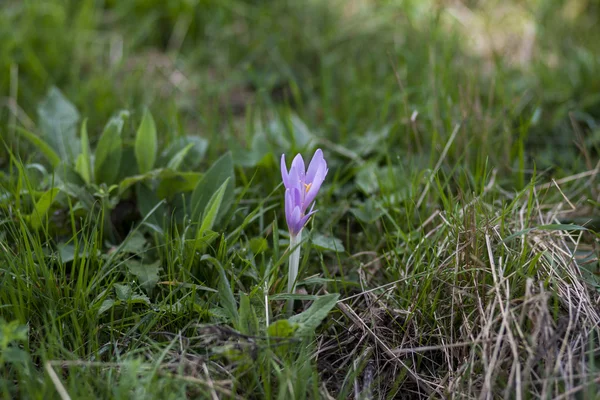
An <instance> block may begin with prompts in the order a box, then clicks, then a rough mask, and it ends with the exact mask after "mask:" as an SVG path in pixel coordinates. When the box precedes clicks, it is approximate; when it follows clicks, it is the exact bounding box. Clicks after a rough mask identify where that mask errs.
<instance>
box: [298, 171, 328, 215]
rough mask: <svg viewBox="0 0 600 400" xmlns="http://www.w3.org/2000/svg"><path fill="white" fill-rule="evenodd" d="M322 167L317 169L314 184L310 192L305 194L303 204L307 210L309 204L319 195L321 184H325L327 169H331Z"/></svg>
mask: <svg viewBox="0 0 600 400" xmlns="http://www.w3.org/2000/svg"><path fill="white" fill-rule="evenodd" d="M321 167H322V168H319V169H318V170H317V172H316V174H315V176H314V179H313V181H312V184H311V185H310V188H309V189H308V192H307V193H306V195H305V196H304V204H303V208H304V210H306V209H307V208H308V206H309V205H310V203H312V202H313V200H314V199H315V197H317V193H318V192H319V189H321V185H322V184H323V181H324V180H325V175H327V171H329V170H328V169H327V167H326V166H323V165H321Z"/></svg>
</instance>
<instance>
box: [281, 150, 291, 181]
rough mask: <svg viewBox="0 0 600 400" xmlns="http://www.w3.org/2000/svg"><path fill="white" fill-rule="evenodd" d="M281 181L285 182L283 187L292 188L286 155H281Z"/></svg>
mask: <svg viewBox="0 0 600 400" xmlns="http://www.w3.org/2000/svg"><path fill="white" fill-rule="evenodd" d="M281 179H282V180H283V186H285V187H286V189H287V188H288V187H290V183H289V182H290V175H289V173H288V170H287V166H286V165H285V154H282V155H281Z"/></svg>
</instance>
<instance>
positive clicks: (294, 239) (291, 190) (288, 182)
mask: <svg viewBox="0 0 600 400" xmlns="http://www.w3.org/2000/svg"><path fill="white" fill-rule="evenodd" d="M327 171H328V169H327V162H326V161H325V159H324V158H323V151H321V149H317V151H316V152H315V155H314V156H313V158H312V160H311V161H310V164H309V165H308V169H306V168H305V166H304V159H303V158H302V156H301V155H300V154H298V155H297V156H296V157H295V158H294V160H293V161H292V166H291V167H290V170H289V171H288V169H287V166H286V163H285V154H284V155H282V156H281V178H282V179H283V185H284V186H285V218H286V221H287V226H288V230H289V232H290V251H291V254H290V265H289V275H288V292H289V293H293V291H294V287H295V284H296V278H297V275H298V265H299V263H300V246H299V244H300V241H301V240H302V228H304V225H306V222H308V220H309V218H310V216H311V215H313V214H314V213H315V212H317V211H316V210H313V208H314V204H313V202H314V200H315V197H316V196H317V193H318V192H319V189H320V188H321V185H322V184H323V181H324V180H325V176H326V175H327ZM309 207H310V210H309ZM307 211H308V212H307Z"/></svg>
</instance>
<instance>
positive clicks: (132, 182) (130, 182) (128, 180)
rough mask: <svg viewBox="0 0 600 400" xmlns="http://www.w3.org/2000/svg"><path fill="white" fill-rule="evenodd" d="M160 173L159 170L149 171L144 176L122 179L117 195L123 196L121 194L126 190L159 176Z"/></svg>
mask: <svg viewBox="0 0 600 400" xmlns="http://www.w3.org/2000/svg"><path fill="white" fill-rule="evenodd" d="M160 172H161V170H155V171H149V172H146V173H145V174H140V175H133V176H129V177H127V178H125V179H123V180H122V181H121V183H119V194H123V192H125V191H126V190H127V189H129V188H130V187H131V186H133V185H135V184H136V183H139V182H144V181H147V180H150V179H154V178H156V177H157V176H158V175H159V174H160Z"/></svg>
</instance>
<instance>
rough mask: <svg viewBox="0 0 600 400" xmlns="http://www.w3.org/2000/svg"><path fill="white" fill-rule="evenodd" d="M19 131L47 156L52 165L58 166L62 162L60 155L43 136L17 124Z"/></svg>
mask: <svg viewBox="0 0 600 400" xmlns="http://www.w3.org/2000/svg"><path fill="white" fill-rule="evenodd" d="M17 132H18V133H20V134H21V135H22V136H23V137H24V138H25V139H27V141H29V143H31V144H32V145H34V146H35V147H37V149H38V150H39V151H40V152H41V153H42V154H43V155H44V157H46V159H47V160H48V162H49V163H50V165H52V167H54V168H56V166H57V165H58V164H60V156H59V155H58V154H57V153H56V152H55V151H54V150H53V149H52V147H51V146H50V145H49V144H48V143H46V142H45V141H44V140H43V139H42V138H40V137H39V136H37V135H36V134H35V133H32V132H29V131H28V130H26V129H23V128H21V127H18V126H17Z"/></svg>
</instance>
